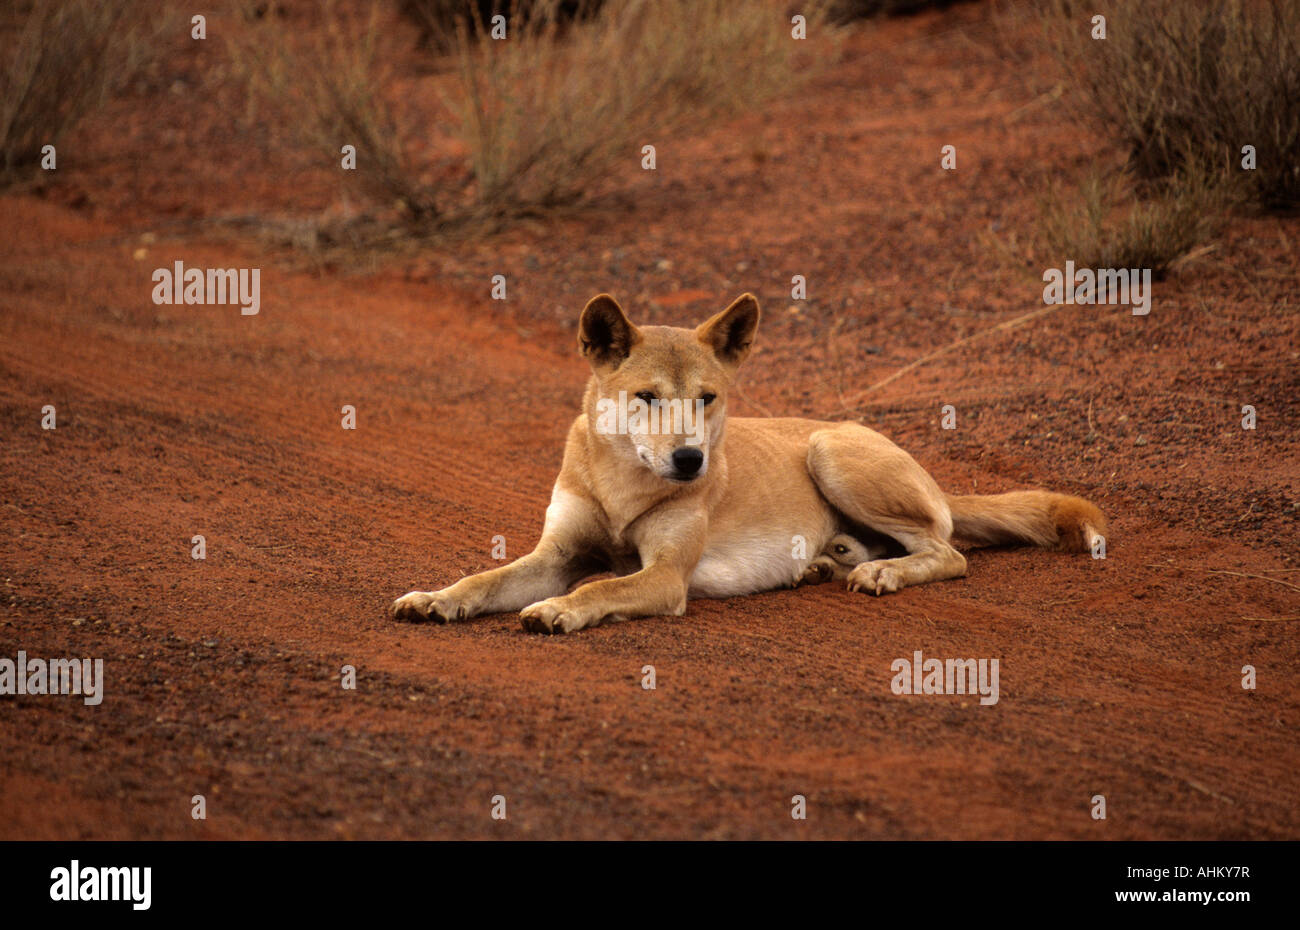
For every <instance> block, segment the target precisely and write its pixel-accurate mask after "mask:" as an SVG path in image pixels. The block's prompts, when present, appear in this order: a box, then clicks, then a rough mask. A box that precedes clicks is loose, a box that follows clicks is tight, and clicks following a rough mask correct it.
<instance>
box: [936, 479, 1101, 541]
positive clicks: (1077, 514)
mask: <svg viewBox="0 0 1300 930" xmlns="http://www.w3.org/2000/svg"><path fill="white" fill-rule="evenodd" d="M944 496H945V497H947V499H948V507H949V508H950V509H951V510H952V533H953V535H954V536H956V537H958V538H960V539H964V540H967V541H968V542H973V543H979V544H982V545H988V546H991V545H999V544H1003V543H1031V544H1033V545H1035V546H1045V547H1049V548H1057V549H1068V550H1071V551H1074V552H1087V551H1088V550H1089V549H1091V548H1092V545H1093V541H1094V540H1095V539H1096V538H1097V537H1098V536H1104V535H1105V533H1106V518H1105V517H1103V516H1102V514H1101V511H1100V510H1098V509H1097V508H1096V507H1095V506H1093V505H1092V504H1090V503H1089V502H1088V501H1086V500H1084V499H1083V498H1081V497H1072V496H1071V495H1069V494H1053V493H1052V492H1051V491H1010V492H1008V493H1006V494H947V495H944Z"/></svg>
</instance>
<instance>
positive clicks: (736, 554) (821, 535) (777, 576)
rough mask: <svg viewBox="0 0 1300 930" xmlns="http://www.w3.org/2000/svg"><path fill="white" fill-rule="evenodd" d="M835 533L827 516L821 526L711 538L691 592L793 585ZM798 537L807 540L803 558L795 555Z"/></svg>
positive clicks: (727, 593)
mask: <svg viewBox="0 0 1300 930" xmlns="http://www.w3.org/2000/svg"><path fill="white" fill-rule="evenodd" d="M833 534H834V527H833V526H831V525H829V521H827V523H826V525H822V526H818V527H816V528H812V527H807V526H805V527H803V528H799V529H796V528H786V529H784V530H782V529H773V528H770V527H750V528H748V529H747V530H746V531H744V532H741V531H738V530H737V531H733V532H732V533H731V534H730V535H728V536H726V537H724V538H718V539H712V538H711V539H710V540H709V542H708V546H707V548H706V549H705V550H704V555H703V556H702V557H701V558H700V561H699V563H698V564H697V565H696V566H695V574H693V575H692V576H691V583H690V586H689V588H688V590H687V596H689V597H734V596H736V595H739V594H755V593H757V592H759V591H772V590H775V589H777V588H788V587H790V586H791V585H793V584H794V583H795V581H797V580H798V579H799V577H800V576H802V575H803V572H804V569H805V568H807V567H808V563H809V562H811V561H812V560H813V559H815V558H816V557H817V556H818V554H819V553H820V552H821V550H822V548H823V547H824V546H825V545H826V543H827V542H828V541H829V540H830V538H831V536H832V535H833ZM795 536H803V538H804V540H805V543H804V546H803V550H802V551H803V554H802V556H801V557H797V556H795V555H794V552H795V551H796V546H797V545H798V543H797V540H795V538H794V537H795Z"/></svg>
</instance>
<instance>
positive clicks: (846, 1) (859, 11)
mask: <svg viewBox="0 0 1300 930" xmlns="http://www.w3.org/2000/svg"><path fill="white" fill-rule="evenodd" d="M961 2H964V0H833V2H832V3H831V6H830V16H831V19H832V20H834V21H835V22H838V23H847V22H851V21H853V20H855V19H869V18H871V17H873V16H908V15H910V14H912V13H919V12H921V11H922V10H935V9H947V8H948V7H950V6H952V5H954V4H956V3H961Z"/></svg>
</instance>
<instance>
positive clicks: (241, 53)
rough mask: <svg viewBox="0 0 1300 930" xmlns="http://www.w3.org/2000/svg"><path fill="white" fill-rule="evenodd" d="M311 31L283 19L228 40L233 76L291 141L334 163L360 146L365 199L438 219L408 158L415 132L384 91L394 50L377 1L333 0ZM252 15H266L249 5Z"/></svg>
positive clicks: (421, 219)
mask: <svg viewBox="0 0 1300 930" xmlns="http://www.w3.org/2000/svg"><path fill="white" fill-rule="evenodd" d="M319 12H320V16H321V21H320V23H319V24H313V25H311V26H308V27H307V28H298V25H299V24H297V23H295V22H293V21H290V20H287V19H280V18H276V17H268V18H266V19H265V20H264V21H263V22H262V23H261V24H260V25H259V26H257V27H256V28H253V29H250V30H248V31H246V32H243V33H239V34H236V35H235V36H233V37H231V39H230V41H229V50H230V55H231V60H232V63H233V66H234V70H235V73H236V74H237V75H239V77H240V78H241V79H242V80H243V81H244V83H245V84H246V86H247V87H248V89H249V92H250V95H251V99H252V100H253V101H255V102H256V103H258V104H261V105H265V106H268V107H269V108H270V109H271V111H272V112H273V113H274V114H275V116H276V117H277V119H278V120H279V121H280V122H281V123H282V125H284V126H286V127H287V128H288V129H289V131H290V133H291V135H293V136H294V140H295V141H296V142H297V143H299V144H301V145H303V146H304V147H306V148H307V149H308V150H309V151H311V152H313V153H315V155H316V156H318V157H319V158H321V159H322V160H323V161H326V162H327V163H333V164H338V163H339V162H340V160H341V158H342V157H343V156H342V147H343V146H344V145H353V146H355V147H356V150H357V159H356V169H355V171H352V172H349V175H350V176H352V177H355V179H356V180H357V181H358V182H359V184H360V186H361V187H362V188H363V190H364V191H365V193H367V194H368V195H370V196H371V197H373V198H375V199H376V200H379V201H382V202H384V203H386V204H395V205H396V206H398V208H399V209H400V210H402V211H403V212H404V213H405V214H406V215H407V216H408V217H409V218H410V219H411V220H412V221H414V222H417V223H428V222H436V221H438V220H439V219H440V218H441V208H440V205H439V204H438V202H437V199H436V197H435V192H434V191H432V190H430V189H429V188H428V187H427V186H426V185H424V184H422V183H421V182H420V181H419V179H418V175H417V171H416V168H415V166H414V164H413V163H412V161H411V159H410V158H409V157H408V156H407V154H406V148H407V145H406V143H407V141H408V139H409V136H410V132H409V129H408V127H406V126H404V125H403V124H402V122H401V121H400V120H399V118H398V116H397V113H396V111H395V109H394V107H393V106H392V105H391V104H390V102H389V100H388V98H387V97H386V95H385V92H384V91H385V88H386V87H388V86H389V84H390V83H391V82H392V80H393V77H394V75H393V71H392V68H391V64H390V63H391V61H392V58H393V56H392V54H391V47H390V46H389V45H388V44H387V43H386V36H387V30H386V28H385V27H386V25H387V24H386V23H385V21H384V20H383V19H382V17H381V14H380V8H379V5H378V4H377V3H376V4H371V5H370V6H369V8H368V9H367V10H365V11H364V12H363V13H362V14H360V15H358V14H357V13H356V12H355V10H348V11H344V10H343V9H342V7H340V6H339V5H338V4H335V3H334V2H333V0H329V2H326V3H325V4H323V6H322V7H321V8H320V11H319ZM245 18H246V19H248V20H250V21H252V20H256V19H260V18H261V17H259V16H258V15H257V13H256V7H255V5H254V4H252V3H251V2H249V3H246V5H245Z"/></svg>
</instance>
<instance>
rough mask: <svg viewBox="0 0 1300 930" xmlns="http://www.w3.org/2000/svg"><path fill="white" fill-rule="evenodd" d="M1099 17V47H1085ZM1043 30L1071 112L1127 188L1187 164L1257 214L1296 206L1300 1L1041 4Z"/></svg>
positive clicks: (1058, 0)
mask: <svg viewBox="0 0 1300 930" xmlns="http://www.w3.org/2000/svg"><path fill="white" fill-rule="evenodd" d="M1099 12H1100V13H1104V14H1105V15H1106V33H1107V37H1106V38H1105V39H1104V40H1099V39H1093V38H1091V35H1090V30H1091V28H1092V27H1091V19H1092V17H1093V16H1094V15H1095V14H1096V13H1099ZM1045 24H1046V26H1047V35H1048V37H1049V40H1050V44H1051V47H1052V49H1053V51H1054V53H1055V55H1056V56H1057V58H1058V59H1059V60H1060V61H1061V63H1062V64H1063V65H1064V66H1065V70H1066V71H1067V72H1068V75H1069V77H1068V78H1067V83H1069V84H1070V85H1071V86H1072V87H1073V88H1074V89H1075V90H1077V92H1078V94H1079V95H1080V98H1081V99H1079V98H1076V103H1077V104H1079V105H1080V107H1081V108H1082V110H1083V111H1084V112H1085V113H1086V114H1087V115H1089V116H1091V117H1093V118H1094V119H1095V120H1096V122H1097V124H1098V125H1100V126H1101V127H1103V128H1104V129H1107V130H1109V131H1110V132H1112V133H1114V134H1115V135H1116V136H1117V137H1118V138H1119V140H1120V141H1121V142H1122V143H1123V144H1124V145H1125V147H1126V149H1127V151H1128V153H1129V166H1130V168H1131V170H1132V171H1133V172H1134V173H1135V175H1137V176H1138V177H1139V178H1168V177H1171V176H1173V175H1175V174H1177V172H1178V171H1179V170H1180V166H1182V165H1184V163H1185V162H1186V161H1187V159H1189V158H1190V159H1192V160H1193V161H1194V162H1195V168H1194V169H1193V172H1192V173H1193V174H1195V175H1197V176H1199V175H1201V174H1203V173H1207V172H1208V173H1213V174H1216V175H1218V176H1219V177H1220V178H1221V179H1222V180H1223V181H1224V182H1225V183H1228V184H1231V185H1232V186H1234V187H1237V188H1239V189H1240V190H1241V191H1242V192H1243V193H1244V194H1245V196H1247V197H1248V198H1249V199H1250V200H1251V201H1253V202H1254V203H1256V204H1257V205H1259V206H1261V207H1264V208H1270V209H1288V208H1294V207H1296V206H1297V205H1300V0H1217V2H1199V0H1197V2H1188V0H1111V2H1109V3H1107V4H1104V9H1102V8H1095V5H1086V4H1082V3H1080V2H1078V0H1052V2H1051V3H1049V4H1048V12H1047V13H1046V15H1045ZM1246 145H1253V146H1254V147H1255V149H1256V155H1257V160H1258V167H1257V168H1256V169H1255V170H1243V168H1242V166H1241V162H1242V147H1243V146H1246Z"/></svg>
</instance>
